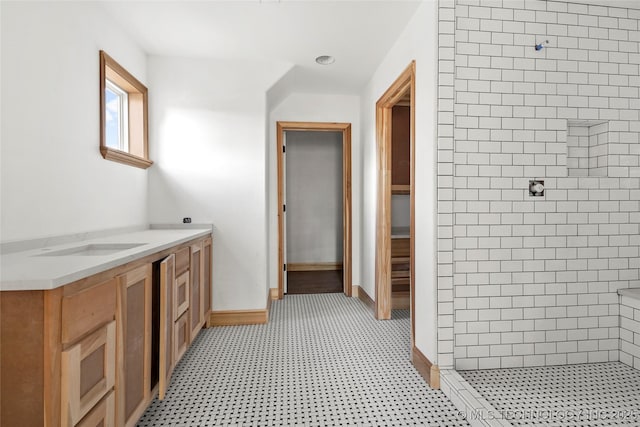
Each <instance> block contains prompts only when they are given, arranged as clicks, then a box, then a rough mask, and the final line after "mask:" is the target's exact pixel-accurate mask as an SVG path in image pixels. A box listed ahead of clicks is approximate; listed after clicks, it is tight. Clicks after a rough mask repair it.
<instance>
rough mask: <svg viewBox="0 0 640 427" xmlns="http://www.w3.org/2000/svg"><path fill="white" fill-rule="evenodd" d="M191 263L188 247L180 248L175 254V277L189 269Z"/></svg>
mask: <svg viewBox="0 0 640 427" xmlns="http://www.w3.org/2000/svg"><path fill="white" fill-rule="evenodd" d="M190 261H191V251H190V248H189V247H186V248H182V249H180V250H179V251H177V252H176V276H179V275H181V274H182V273H184V272H185V271H187V270H188V269H189V262H190Z"/></svg>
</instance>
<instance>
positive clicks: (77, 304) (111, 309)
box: [62, 278, 116, 344]
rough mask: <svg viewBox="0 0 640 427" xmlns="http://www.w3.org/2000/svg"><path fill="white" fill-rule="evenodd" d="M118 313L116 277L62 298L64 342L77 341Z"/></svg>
mask: <svg viewBox="0 0 640 427" xmlns="http://www.w3.org/2000/svg"><path fill="white" fill-rule="evenodd" d="M115 314H116V279H115V278H113V279H110V280H107V281H106V282H102V283H100V284H98V285H95V286H92V287H90V288H88V289H85V290H82V291H80V292H77V293H74V294H72V295H69V296H65V297H64V298H62V344H69V343H72V342H74V341H77V340H78V338H81V337H83V336H84V335H86V334H87V333H89V332H91V331H93V330H95V329H97V328H98V327H99V326H101V325H104V324H105V323H107V322H110V321H112V320H113V319H114V318H115Z"/></svg>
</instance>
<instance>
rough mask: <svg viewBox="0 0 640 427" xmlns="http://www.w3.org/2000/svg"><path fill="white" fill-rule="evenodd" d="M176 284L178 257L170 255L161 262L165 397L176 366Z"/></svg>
mask: <svg viewBox="0 0 640 427" xmlns="http://www.w3.org/2000/svg"><path fill="white" fill-rule="evenodd" d="M175 286H176V257H175V255H174V254H171V255H169V256H168V257H166V258H165V259H164V260H163V261H162V262H161V263H160V289H159V293H160V304H159V305H160V307H159V311H160V313H159V319H158V320H159V322H158V323H159V329H160V331H159V349H158V352H159V357H158V370H159V378H158V398H159V399H160V400H162V399H164V396H165V394H166V392H167V388H169V382H170V381H171V375H172V374H173V369H174V368H175V359H174V356H173V324H174V317H173V315H174V314H173V292H174V288H175Z"/></svg>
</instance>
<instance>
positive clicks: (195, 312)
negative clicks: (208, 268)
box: [189, 242, 204, 342]
mask: <svg viewBox="0 0 640 427" xmlns="http://www.w3.org/2000/svg"><path fill="white" fill-rule="evenodd" d="M202 264H203V262H202V242H198V243H196V244H195V245H191V268H190V271H189V273H190V275H191V288H190V297H191V302H190V304H189V342H193V340H194V339H195V338H196V336H197V335H198V332H200V329H202V325H203V323H204V289H203V288H204V270H203V268H202Z"/></svg>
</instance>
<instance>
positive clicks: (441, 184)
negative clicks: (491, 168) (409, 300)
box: [437, 0, 456, 369]
mask: <svg viewBox="0 0 640 427" xmlns="http://www.w3.org/2000/svg"><path fill="white" fill-rule="evenodd" d="M455 7H456V5H455V0H440V1H439V2H438V46H439V50H438V196H437V197H438V269H437V275H438V360H437V364H438V365H439V366H440V368H441V369H447V368H453V366H454V360H453V346H454V328H453V324H454V310H453V289H454V286H453V221H454V217H453V212H454V202H453V196H454V190H453V188H454V179H453V177H454V168H453V165H454V163H453V162H454V158H453V153H454V143H453V141H454V119H453V117H454V93H455V88H454V80H455V48H456V44H455V32H456V31H455V26H456V17H455Z"/></svg>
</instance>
